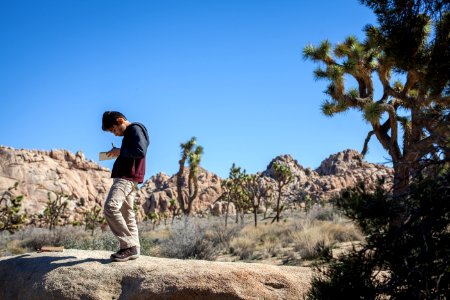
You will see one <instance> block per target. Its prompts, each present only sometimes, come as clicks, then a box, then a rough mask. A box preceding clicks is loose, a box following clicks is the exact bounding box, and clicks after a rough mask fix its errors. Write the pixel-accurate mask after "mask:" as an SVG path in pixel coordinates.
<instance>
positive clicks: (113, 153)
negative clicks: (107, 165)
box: [106, 148, 120, 157]
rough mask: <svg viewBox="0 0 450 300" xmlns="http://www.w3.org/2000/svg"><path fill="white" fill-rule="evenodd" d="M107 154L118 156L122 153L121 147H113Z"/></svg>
mask: <svg viewBox="0 0 450 300" xmlns="http://www.w3.org/2000/svg"><path fill="white" fill-rule="evenodd" d="M106 155H108V157H118V156H119V155H120V148H112V149H111V150H109V151H108V153H106Z"/></svg>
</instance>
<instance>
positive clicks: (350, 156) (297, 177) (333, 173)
mask: <svg viewBox="0 0 450 300" xmlns="http://www.w3.org/2000/svg"><path fill="white" fill-rule="evenodd" d="M275 162H278V163H280V164H284V165H286V166H288V167H289V169H290V170H291V172H292V174H293V179H292V181H291V182H290V183H289V185H288V188H287V189H286V194H287V195H289V196H288V198H289V199H290V200H291V201H301V200H302V198H305V196H309V197H310V198H312V199H321V200H329V199H330V198H332V197H334V196H336V195H337V194H338V193H339V191H341V190H342V189H345V188H347V187H353V186H355V185H356V184H357V183H359V182H363V183H364V184H365V186H366V188H368V189H369V190H375V188H376V186H377V185H378V183H379V182H384V183H383V184H384V188H385V189H388V188H390V186H391V185H392V178H393V175H394V172H393V169H391V168H387V167H385V166H383V165H379V164H373V163H368V162H366V161H364V160H363V159H362V157H361V155H360V154H359V153H358V151H356V150H351V149H347V150H344V151H342V152H339V153H336V154H333V155H330V156H329V157H328V158H327V159H325V160H324V161H322V163H321V164H320V166H319V167H318V168H317V169H316V170H311V169H309V168H306V169H305V168H304V167H303V166H301V165H300V164H299V163H298V162H297V160H295V159H294V158H292V156H290V155H281V156H278V157H276V158H274V159H273V160H272V161H271V162H270V164H269V166H268V167H267V169H266V170H265V171H264V172H263V175H264V176H267V177H271V178H272V177H273V168H272V166H273V164H274V163H275Z"/></svg>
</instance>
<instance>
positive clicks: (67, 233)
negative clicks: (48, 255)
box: [20, 227, 85, 251]
mask: <svg viewBox="0 0 450 300" xmlns="http://www.w3.org/2000/svg"><path fill="white" fill-rule="evenodd" d="M84 235H85V234H84V232H83V231H82V230H78V228H76V227H56V228H54V229H53V230H49V229H48V228H34V227H30V228H27V229H25V230H23V231H22V232H21V234H20V237H21V238H22V241H23V242H22V246H23V247H25V248H27V249H29V250H32V251H34V250H36V249H40V248H41V247H42V246H63V245H64V240H66V239H67V238H68V237H71V238H73V239H75V240H77V239H82V238H83V236H84Z"/></svg>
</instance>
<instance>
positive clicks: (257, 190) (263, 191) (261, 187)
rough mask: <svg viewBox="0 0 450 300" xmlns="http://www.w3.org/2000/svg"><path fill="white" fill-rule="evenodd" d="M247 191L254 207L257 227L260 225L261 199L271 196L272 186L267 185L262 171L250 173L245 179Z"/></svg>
mask: <svg viewBox="0 0 450 300" xmlns="http://www.w3.org/2000/svg"><path fill="white" fill-rule="evenodd" d="M245 187H246V191H247V193H248V195H249V199H250V201H251V204H252V208H253V215H254V218H255V227H257V226H258V209H259V206H260V205H261V200H263V199H265V198H269V196H270V193H271V186H269V185H265V184H264V181H263V179H262V175H261V174H260V173H258V174H254V175H250V176H248V177H247V179H246V181H245Z"/></svg>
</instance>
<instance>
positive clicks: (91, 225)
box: [84, 204, 105, 236]
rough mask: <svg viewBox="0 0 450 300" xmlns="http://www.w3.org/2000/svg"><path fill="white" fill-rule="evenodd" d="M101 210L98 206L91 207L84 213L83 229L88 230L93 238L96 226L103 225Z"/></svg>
mask: <svg viewBox="0 0 450 300" xmlns="http://www.w3.org/2000/svg"><path fill="white" fill-rule="evenodd" d="M101 211H102V208H101V207H100V206H99V205H97V204H96V205H95V206H93V207H92V208H91V209H90V210H88V211H85V212H84V224H85V225H84V229H85V230H86V231H87V230H90V231H91V235H92V236H94V231H95V228H96V227H97V224H99V223H100V224H101V223H103V221H104V220H105V219H104V217H103V216H102V214H101Z"/></svg>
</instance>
